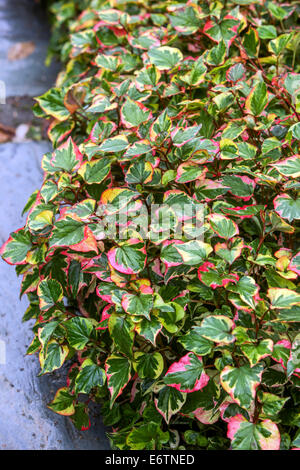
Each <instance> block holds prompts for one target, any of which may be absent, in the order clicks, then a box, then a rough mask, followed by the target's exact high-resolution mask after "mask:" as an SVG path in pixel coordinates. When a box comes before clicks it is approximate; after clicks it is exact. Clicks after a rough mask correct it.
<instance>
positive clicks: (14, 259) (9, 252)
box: [0, 229, 32, 264]
mask: <svg viewBox="0 0 300 470" xmlns="http://www.w3.org/2000/svg"><path fill="white" fill-rule="evenodd" d="M31 248H32V243H31V235H30V232H25V230H23V229H21V230H18V231H17V232H14V233H12V234H11V235H10V237H9V239H8V240H7V241H6V242H5V243H4V245H2V247H1V250H0V254H1V256H2V258H3V259H4V260H5V261H6V262H7V263H9V264H25V262H26V257H27V253H28V251H29V250H30V249H31Z"/></svg>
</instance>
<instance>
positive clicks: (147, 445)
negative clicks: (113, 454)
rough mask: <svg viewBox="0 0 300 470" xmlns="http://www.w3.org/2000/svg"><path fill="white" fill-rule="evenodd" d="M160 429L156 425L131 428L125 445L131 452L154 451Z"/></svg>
mask: <svg viewBox="0 0 300 470" xmlns="http://www.w3.org/2000/svg"><path fill="white" fill-rule="evenodd" d="M159 432H161V431H160V429H159V427H158V424H157V423H152V422H150V423H146V424H142V425H141V426H139V427H138V428H133V430H132V431H131V432H130V433H129V435H128V437H127V444H128V445H129V446H130V449H133V450H142V449H146V450H154V449H155V442H156V440H157V439H158V436H159Z"/></svg>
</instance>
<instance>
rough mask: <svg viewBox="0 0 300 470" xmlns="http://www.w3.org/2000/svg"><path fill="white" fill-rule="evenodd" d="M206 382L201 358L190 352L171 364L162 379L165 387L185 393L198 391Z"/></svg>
mask: <svg viewBox="0 0 300 470" xmlns="http://www.w3.org/2000/svg"><path fill="white" fill-rule="evenodd" d="M207 382H208V376H207V375H206V373H205V372H204V368H203V363H202V360H201V357H200V356H196V354H194V353H192V352H191V353H188V354H186V355H185V356H184V357H182V358H181V359H180V360H179V362H175V363H173V364H172V365H171V366H170V367H169V369H168V371H167V373H166V375H165V378H164V383H165V384H166V385H169V386H170V387H174V388H176V389H177V390H179V391H180V392H185V393H186V392H188V393H189V392H194V391H197V390H200V389H201V388H203V387H205V385H206V384H207Z"/></svg>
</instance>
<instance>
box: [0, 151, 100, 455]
mask: <svg viewBox="0 0 300 470" xmlns="http://www.w3.org/2000/svg"><path fill="white" fill-rule="evenodd" d="M49 149H50V146H49V144H48V143H47V142H40V143H37V142H35V143H33V142H29V143H22V144H16V143H8V144H2V145H0V169H1V171H0V242H1V244H2V243H3V242H4V241H5V240H6V239H7V237H8V236H9V233H10V232H11V231H14V230H16V229H17V228H19V227H21V226H23V225H24V222H25V216H24V217H22V216H21V212H22V209H23V207H24V205H25V203H26V201H27V199H28V197H29V196H30V194H31V193H32V192H33V191H34V190H35V189H36V188H38V187H39V186H40V184H41V181H42V171H41V168H40V160H41V157H42V155H43V154H44V153H45V152H46V151H49ZM20 281H21V280H20V279H18V278H17V277H16V274H15V271H14V268H13V267H12V266H9V265H7V264H6V263H4V262H3V261H0V341H4V343H5V349H6V363H5V364H1V357H0V449H14V450H20V449H22V450H23V449H25V450H28V449H34V450H39V449H47V450H52V449H58V450H69V449H84V450H86V449H108V448H109V444H108V441H107V439H106V437H105V430H104V427H103V424H102V422H101V418H100V415H99V413H100V410H99V407H96V408H95V409H93V415H94V417H93V419H92V427H91V429H90V430H89V431H83V432H79V431H77V430H76V429H75V428H74V426H73V424H72V423H71V422H70V421H69V419H68V418H65V417H63V416H58V415H56V414H55V413H53V412H52V411H50V410H49V409H48V408H47V407H46V404H47V403H49V402H50V401H51V399H52V398H53V396H54V394H55V391H56V390H57V388H59V386H64V385H65V373H64V371H56V372H54V373H53V374H51V375H46V376H43V377H37V374H38V372H39V364H38V360H37V358H36V357H32V356H25V352H26V349H27V347H28V345H29V344H30V342H31V339H32V334H31V332H30V326H31V325H30V323H23V324H22V323H21V319H22V316H23V314H24V312H25V310H26V307H27V300H26V299H25V298H24V299H22V300H21V301H20V300H19V290H20ZM0 345H1V343H0Z"/></svg>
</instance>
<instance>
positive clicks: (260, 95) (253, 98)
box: [245, 82, 268, 116]
mask: <svg viewBox="0 0 300 470" xmlns="http://www.w3.org/2000/svg"><path fill="white" fill-rule="evenodd" d="M267 104H268V92H267V86H266V84H265V82H258V83H257V85H255V87H254V88H253V89H252V90H251V91H250V94H249V96H248V98H247V99H246V103H245V107H246V110H247V111H248V112H249V113H251V114H253V115H254V116H259V115H260V114H261V113H262V112H263V110H264V109H265V107H266V106H267Z"/></svg>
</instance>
